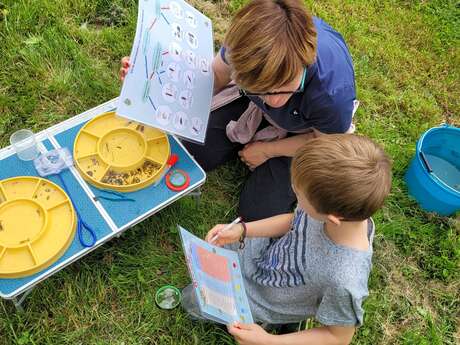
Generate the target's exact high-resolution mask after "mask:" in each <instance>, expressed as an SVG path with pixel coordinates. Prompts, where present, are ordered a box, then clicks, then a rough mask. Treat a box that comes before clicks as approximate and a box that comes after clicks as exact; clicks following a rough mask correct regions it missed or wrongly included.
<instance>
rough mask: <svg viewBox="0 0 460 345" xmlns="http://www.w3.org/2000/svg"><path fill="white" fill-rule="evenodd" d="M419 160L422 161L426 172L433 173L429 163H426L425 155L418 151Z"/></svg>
mask: <svg viewBox="0 0 460 345" xmlns="http://www.w3.org/2000/svg"><path fill="white" fill-rule="evenodd" d="M420 158H421V159H422V162H423V164H425V167H426V170H428V172H429V173H430V174H431V173H432V172H433V169H432V168H431V165H430V163H428V160H427V159H426V156H425V154H424V153H423V151H420Z"/></svg>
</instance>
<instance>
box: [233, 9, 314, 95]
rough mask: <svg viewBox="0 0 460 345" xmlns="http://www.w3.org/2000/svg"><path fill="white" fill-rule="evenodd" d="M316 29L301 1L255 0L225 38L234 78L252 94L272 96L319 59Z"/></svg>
mask: <svg viewBox="0 0 460 345" xmlns="http://www.w3.org/2000/svg"><path fill="white" fill-rule="evenodd" d="M316 36H317V34H316V28H315V25H314V23H313V17H312V16H311V14H310V13H308V11H307V9H306V8H305V5H304V3H303V2H302V1H301V0H253V1H250V2H249V3H248V4H247V5H246V6H244V7H243V8H241V9H240V10H239V11H238V12H237V13H236V15H235V17H234V18H233V20H232V23H231V24H230V28H229V30H228V31H227V34H226V36H225V40H224V45H225V47H226V49H227V50H226V57H227V59H228V62H229V63H230V65H231V66H232V69H233V72H232V78H233V80H235V82H236V83H237V84H238V85H239V86H240V87H241V88H243V89H246V90H248V91H250V92H270V91H273V90H274V89H276V88H279V87H281V86H283V85H285V84H287V83H289V82H292V81H293V80H295V78H296V77H297V76H298V75H299V74H300V73H301V72H302V70H303V68H304V66H308V65H310V64H312V63H313V62H314V61H315V58H316V41H317V39H316Z"/></svg>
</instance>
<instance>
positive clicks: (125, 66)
mask: <svg viewBox="0 0 460 345" xmlns="http://www.w3.org/2000/svg"><path fill="white" fill-rule="evenodd" d="M130 66H131V63H130V61H129V56H125V57H124V58H122V59H121V67H120V80H121V81H123V80H125V77H126V75H127V74H128V70H129V67H130Z"/></svg>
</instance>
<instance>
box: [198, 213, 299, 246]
mask: <svg viewBox="0 0 460 345" xmlns="http://www.w3.org/2000/svg"><path fill="white" fill-rule="evenodd" d="M293 217H294V214H293V213H285V214H279V215H277V216H273V217H270V218H265V219H261V220H256V221H254V222H249V223H246V228H247V232H246V237H281V236H283V235H284V234H285V233H286V232H288V231H289V229H290V228H291V223H292V218H293ZM226 226H227V224H217V225H216V226H214V227H213V228H212V229H211V230H209V232H208V234H207V235H206V238H205V239H206V241H208V242H210V243H213V244H216V245H218V246H222V245H225V244H229V243H234V242H237V241H238V240H239V239H240V237H241V234H242V233H243V226H242V225H241V224H236V225H234V226H232V227H231V228H230V229H228V230H226V231H222V230H223V229H224V228H225V227H226Z"/></svg>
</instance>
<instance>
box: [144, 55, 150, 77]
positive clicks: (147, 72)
mask: <svg viewBox="0 0 460 345" xmlns="http://www.w3.org/2000/svg"><path fill="white" fill-rule="evenodd" d="M144 60H145V77H146V78H148V77H149V70H148V67H147V55H144Z"/></svg>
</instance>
